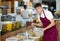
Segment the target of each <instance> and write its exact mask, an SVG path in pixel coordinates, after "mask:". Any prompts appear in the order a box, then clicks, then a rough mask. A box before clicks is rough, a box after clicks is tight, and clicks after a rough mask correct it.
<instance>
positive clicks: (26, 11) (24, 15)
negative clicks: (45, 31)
mask: <svg viewBox="0 0 60 41" xmlns="http://www.w3.org/2000/svg"><path fill="white" fill-rule="evenodd" d="M28 14H29V12H28V10H27V9H26V10H22V16H23V18H28V17H29V16H28Z"/></svg>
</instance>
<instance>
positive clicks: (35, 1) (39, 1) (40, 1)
mask: <svg viewBox="0 0 60 41" xmlns="http://www.w3.org/2000/svg"><path fill="white" fill-rule="evenodd" d="M33 3H42V0H33Z"/></svg>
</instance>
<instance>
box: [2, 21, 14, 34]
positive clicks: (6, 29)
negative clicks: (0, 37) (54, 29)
mask: <svg viewBox="0 0 60 41" xmlns="http://www.w3.org/2000/svg"><path fill="white" fill-rule="evenodd" d="M13 28H14V26H13V22H9V21H6V22H3V24H2V33H3V34H4V33H7V32H10V31H12V30H13Z"/></svg>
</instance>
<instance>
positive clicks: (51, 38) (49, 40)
mask: <svg viewBox="0 0 60 41" xmlns="http://www.w3.org/2000/svg"><path fill="white" fill-rule="evenodd" d="M44 16H45V13H44ZM40 20H41V22H42V23H43V26H44V27H47V26H48V25H49V24H50V21H49V20H48V19H47V18H46V16H45V18H42V17H40ZM57 36H58V32H57V29H56V25H54V26H52V27H51V28H50V29H47V30H46V31H44V37H43V41H57Z"/></svg>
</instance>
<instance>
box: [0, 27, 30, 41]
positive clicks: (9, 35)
mask: <svg viewBox="0 0 60 41" xmlns="http://www.w3.org/2000/svg"><path fill="white" fill-rule="evenodd" d="M30 29H31V26H28V27H24V28H21V29H18V30H15V31H12V32H8V33H6V34H4V35H1V36H0V40H1V41H5V39H6V38H8V37H11V36H14V35H16V34H18V33H23V32H25V31H26V30H30Z"/></svg>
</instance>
